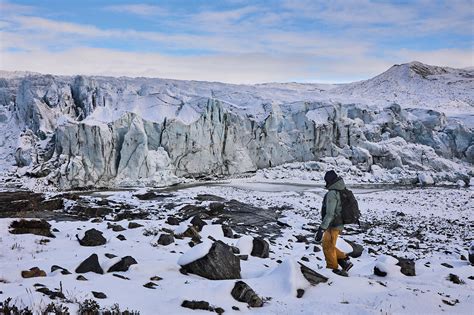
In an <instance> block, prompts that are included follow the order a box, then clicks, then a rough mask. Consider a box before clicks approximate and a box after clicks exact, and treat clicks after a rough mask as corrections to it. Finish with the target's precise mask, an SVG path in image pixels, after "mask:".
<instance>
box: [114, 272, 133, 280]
mask: <svg viewBox="0 0 474 315" xmlns="http://www.w3.org/2000/svg"><path fill="white" fill-rule="evenodd" d="M112 276H114V277H117V278H119V279H122V280H130V278H128V277H125V276H122V275H119V274H118V273H113V274H112Z"/></svg>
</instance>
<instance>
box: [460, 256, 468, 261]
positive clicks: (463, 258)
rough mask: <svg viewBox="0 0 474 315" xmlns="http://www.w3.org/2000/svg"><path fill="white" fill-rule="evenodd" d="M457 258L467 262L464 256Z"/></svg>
mask: <svg viewBox="0 0 474 315" xmlns="http://www.w3.org/2000/svg"><path fill="white" fill-rule="evenodd" d="M459 258H460V259H461V260H462V261H466V260H467V258H466V256H464V255H461V257H459Z"/></svg>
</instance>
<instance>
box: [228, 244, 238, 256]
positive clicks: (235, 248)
mask: <svg viewBox="0 0 474 315" xmlns="http://www.w3.org/2000/svg"><path fill="white" fill-rule="evenodd" d="M230 248H232V252H233V253H234V254H236V255H238V254H240V249H239V248H238V247H236V246H231V247H230Z"/></svg>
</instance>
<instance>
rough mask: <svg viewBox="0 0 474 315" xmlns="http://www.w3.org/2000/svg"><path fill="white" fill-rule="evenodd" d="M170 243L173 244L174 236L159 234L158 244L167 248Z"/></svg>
mask: <svg viewBox="0 0 474 315" xmlns="http://www.w3.org/2000/svg"><path fill="white" fill-rule="evenodd" d="M171 243H174V236H173V235H170V234H161V235H160V238H158V244H160V245H163V246H167V245H169V244H171Z"/></svg>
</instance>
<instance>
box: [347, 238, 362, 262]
mask: <svg viewBox="0 0 474 315" xmlns="http://www.w3.org/2000/svg"><path fill="white" fill-rule="evenodd" d="M345 241H346V243H347V244H349V245H351V247H352V252H350V253H348V254H347V255H348V256H350V257H352V258H358V257H360V256H361V255H362V252H363V251H364V247H363V246H362V245H359V244H356V243H354V242H352V241H349V240H345Z"/></svg>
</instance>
